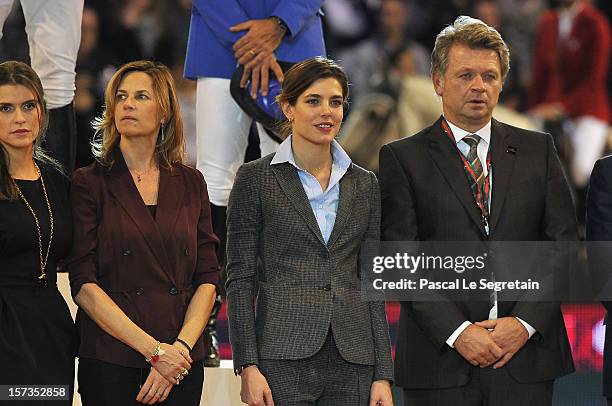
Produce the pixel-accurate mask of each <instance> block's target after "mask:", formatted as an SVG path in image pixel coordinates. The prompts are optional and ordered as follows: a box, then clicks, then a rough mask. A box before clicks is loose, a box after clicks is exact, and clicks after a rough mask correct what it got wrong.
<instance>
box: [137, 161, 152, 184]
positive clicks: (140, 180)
mask: <svg viewBox="0 0 612 406" xmlns="http://www.w3.org/2000/svg"><path fill="white" fill-rule="evenodd" d="M153 168H155V165H153V166H150V167H149V169H147V170H146V171H143V172H139V171H137V170H136V169H131V170H132V171H133V172H134V174H135V175H136V181H137V182H138V183H140V182H142V177H143V176H145V175H146V174H147V173H149V172H150V171H151V169H153Z"/></svg>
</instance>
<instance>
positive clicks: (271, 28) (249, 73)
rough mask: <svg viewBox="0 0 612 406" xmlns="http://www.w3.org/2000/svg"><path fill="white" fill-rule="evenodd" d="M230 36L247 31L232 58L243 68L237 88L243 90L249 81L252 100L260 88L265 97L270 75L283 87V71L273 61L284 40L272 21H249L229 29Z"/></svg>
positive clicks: (234, 47)
mask: <svg viewBox="0 0 612 406" xmlns="http://www.w3.org/2000/svg"><path fill="white" fill-rule="evenodd" d="M230 31H232V32H240V31H247V33H246V34H245V35H244V36H243V37H242V38H240V39H239V40H238V41H236V43H235V44H234V46H233V49H234V56H235V57H236V60H237V61H238V63H239V64H240V65H243V66H244V71H243V73H242V78H241V79H240V86H241V87H245V86H246V84H247V82H248V81H249V78H250V80H251V97H252V98H256V97H257V92H258V90H259V89H260V87H261V93H262V94H263V95H264V96H267V94H268V84H269V80H270V71H272V72H273V73H274V75H275V76H276V78H277V79H278V81H279V82H281V83H282V81H283V79H284V76H283V70H282V69H281V67H280V65H279V64H278V62H277V61H276V56H275V55H274V51H275V50H276V48H278V46H279V45H280V43H281V41H282V39H283V32H282V31H281V30H280V29H279V27H278V24H277V23H276V22H275V21H273V20H271V19H263V20H248V21H245V22H243V23H240V24H237V25H235V26H233V27H231V28H230Z"/></svg>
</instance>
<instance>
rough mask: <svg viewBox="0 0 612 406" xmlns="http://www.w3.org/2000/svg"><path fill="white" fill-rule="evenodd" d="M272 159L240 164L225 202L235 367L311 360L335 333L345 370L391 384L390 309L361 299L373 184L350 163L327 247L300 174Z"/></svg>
mask: <svg viewBox="0 0 612 406" xmlns="http://www.w3.org/2000/svg"><path fill="white" fill-rule="evenodd" d="M272 157H273V155H269V156H267V157H264V158H261V159H259V160H257V161H254V162H250V163H247V164H244V165H243V166H242V167H241V168H240V169H239V171H238V174H237V176H236V181H235V183H234V188H233V189H232V192H231V194H230V199H229V205H228V219H227V230H228V240H227V283H226V290H227V300H228V319H229V326H230V341H231V343H232V350H233V356H234V365H235V366H236V367H239V366H241V365H244V364H247V363H254V364H257V363H258V360H259V359H260V358H261V359H284V360H297V359H303V358H307V357H309V356H311V355H313V354H315V353H316V352H317V351H319V349H321V347H322V345H323V343H324V342H325V339H326V337H327V335H328V332H329V331H330V328H331V331H332V333H333V335H334V339H335V342H336V345H337V347H338V350H339V352H340V354H341V355H342V357H343V358H344V359H345V360H346V361H348V362H352V363H357V364H363V365H372V366H374V380H378V379H388V380H392V379H393V368H392V361H391V349H390V343H389V331H388V325H387V319H386V314H385V303H384V302H382V301H378V302H368V301H366V300H365V299H364V296H363V295H362V293H361V280H360V277H359V271H358V258H359V253H360V247H361V243H362V242H364V241H365V240H367V239H372V240H378V239H379V234H380V198H379V190H378V183H377V181H376V177H375V176H374V174H373V173H371V172H368V171H366V170H364V169H362V168H360V167H358V166H356V165H354V164H351V166H350V167H349V168H348V170H347V172H346V174H345V175H344V176H343V177H342V179H341V180H340V199H339V200H340V201H339V205H338V211H337V217H336V222H335V224H334V228H333V230H332V233H331V236H330V238H329V241H328V242H327V243H325V240H324V239H323V237H322V234H321V231H320V229H319V227H318V224H317V221H316V218H315V215H314V213H313V211H312V208H311V206H310V203H309V201H308V198H307V197H306V193H305V192H304V189H303V187H302V184H301V182H300V179H299V176H298V173H297V170H296V169H295V167H294V166H293V165H291V164H289V163H282V164H275V165H270V162H271V160H272ZM255 298H256V310H255V309H254V308H253V303H254V299H255Z"/></svg>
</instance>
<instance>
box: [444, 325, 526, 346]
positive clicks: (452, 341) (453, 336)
mask: <svg viewBox="0 0 612 406" xmlns="http://www.w3.org/2000/svg"><path fill="white" fill-rule="evenodd" d="M517 319H518V317H517ZM519 320H520V319H519ZM470 324H472V323H471V322H469V321H467V320H466V321H464V322H463V323H461V325H460V326H459V327H457V329H456V330H455V331H453V334H451V335H450V337H448V339H447V340H446V344H448V345H449V347H451V348H455V341H457V338H458V337H459V334H461V333H463V330H465V329H466V328H468V326H469V325H470ZM530 327H531V326H530ZM530 337H531V336H530Z"/></svg>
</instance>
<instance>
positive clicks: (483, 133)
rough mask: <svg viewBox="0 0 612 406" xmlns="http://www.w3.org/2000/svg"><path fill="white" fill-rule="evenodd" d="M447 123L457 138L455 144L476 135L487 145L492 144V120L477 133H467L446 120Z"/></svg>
mask: <svg viewBox="0 0 612 406" xmlns="http://www.w3.org/2000/svg"><path fill="white" fill-rule="evenodd" d="M446 122H447V123H448V126H449V127H450V129H451V131H452V133H453V137H454V138H455V142H456V143H458V142H459V141H461V140H462V139H463V137H465V136H466V135H468V134H476V135H478V136H479V137H480V138H481V139H483V140H484V141H485V142H486V143H487V145H489V144H490V143H491V120H489V122H488V123H487V124H485V126H484V127H482V128H481V129H480V130H478V131H475V132H469V131H465V130H463V129H461V128H459V127H457V126H456V125H454V124H453V123H451V122H450V121H448V120H446Z"/></svg>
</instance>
